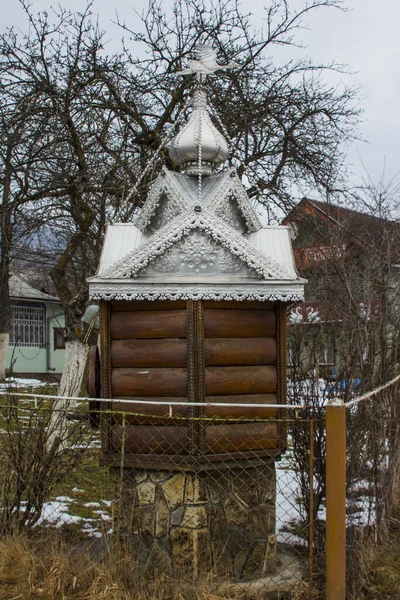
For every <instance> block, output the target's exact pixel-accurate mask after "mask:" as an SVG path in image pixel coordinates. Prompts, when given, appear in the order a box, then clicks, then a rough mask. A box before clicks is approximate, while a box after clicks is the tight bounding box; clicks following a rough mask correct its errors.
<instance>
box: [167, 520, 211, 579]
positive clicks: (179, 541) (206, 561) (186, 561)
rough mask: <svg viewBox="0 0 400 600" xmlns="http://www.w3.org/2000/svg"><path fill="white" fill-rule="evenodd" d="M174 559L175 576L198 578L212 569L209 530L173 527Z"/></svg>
mask: <svg viewBox="0 0 400 600" xmlns="http://www.w3.org/2000/svg"><path fill="white" fill-rule="evenodd" d="M171 545H172V560H173V568H174V573H175V576H177V577H190V578H195V579H197V578H198V577H199V576H200V574H201V573H207V572H209V569H210V555H209V547H208V530H207V529H206V528H204V529H186V528H183V527H173V528H171Z"/></svg>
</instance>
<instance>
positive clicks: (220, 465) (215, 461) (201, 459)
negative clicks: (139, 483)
mask: <svg viewBox="0 0 400 600" xmlns="http://www.w3.org/2000/svg"><path fill="white" fill-rule="evenodd" d="M280 454H282V451H281V449H280V448H278V449H275V448H270V449H267V450H257V451H254V450H253V451H251V450H250V451H249V452H230V453H229V455H227V454H226V452H225V453H222V454H203V455H202V456H190V455H181V456H177V455H175V456H174V455H168V454H158V455H154V454H125V456H124V460H123V466H124V467H126V468H135V469H155V470H160V469H161V470H163V471H176V470H177V468H178V469H179V471H189V472H190V473H200V472H202V471H214V470H218V471H219V472H220V471H227V470H229V469H235V468H236V469H237V468H249V466H252V467H257V466H264V465H265V461H266V460H269V459H270V458H271V457H276V456H279V455H280ZM121 462H122V460H121V452H113V453H111V452H110V453H107V454H103V455H102V456H101V458H100V465H101V466H109V467H121Z"/></svg>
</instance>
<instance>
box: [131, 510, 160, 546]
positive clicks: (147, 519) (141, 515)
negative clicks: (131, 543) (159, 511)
mask: <svg viewBox="0 0 400 600" xmlns="http://www.w3.org/2000/svg"><path fill="white" fill-rule="evenodd" d="M154 521H155V510H154V505H152V504H149V505H147V506H143V507H140V508H136V509H135V512H134V514H133V528H134V531H135V533H136V531H137V532H138V533H139V536H140V537H141V538H142V539H149V538H153V537H154V533H155V522H154Z"/></svg>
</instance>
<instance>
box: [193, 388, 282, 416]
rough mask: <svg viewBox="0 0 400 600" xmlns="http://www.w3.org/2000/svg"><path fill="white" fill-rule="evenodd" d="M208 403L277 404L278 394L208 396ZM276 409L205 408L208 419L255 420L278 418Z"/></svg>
mask: <svg viewBox="0 0 400 600" xmlns="http://www.w3.org/2000/svg"><path fill="white" fill-rule="evenodd" d="M206 402H219V403H222V402H226V403H230V404H232V403H235V402H237V403H238V404H263V403H264V404H276V403H277V396H276V394H247V395H237V396H235V395H231V396H206ZM277 411H278V409H276V408H255V407H235V406H230V407H228V406H226V407H225V406H207V407H206V408H205V415H206V417H217V418H226V419H228V418H233V419H237V418H240V417H242V418H243V417H244V418H248V419H255V418H262V419H269V418H274V417H276V416H277Z"/></svg>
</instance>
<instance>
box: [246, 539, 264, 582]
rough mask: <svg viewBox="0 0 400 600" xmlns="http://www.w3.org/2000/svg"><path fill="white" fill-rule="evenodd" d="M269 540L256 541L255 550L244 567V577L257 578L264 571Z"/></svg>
mask: <svg viewBox="0 0 400 600" xmlns="http://www.w3.org/2000/svg"><path fill="white" fill-rule="evenodd" d="M266 551H267V542H255V543H254V547H253V551H252V553H251V554H250V556H249V559H248V560H247V562H246V564H245V566H244V569H243V574H242V576H243V578H245V579H256V578H257V577H261V576H262V574H263V572H264V565H265V560H266Z"/></svg>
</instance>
